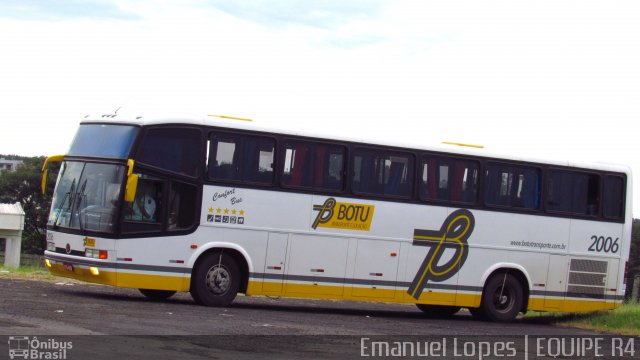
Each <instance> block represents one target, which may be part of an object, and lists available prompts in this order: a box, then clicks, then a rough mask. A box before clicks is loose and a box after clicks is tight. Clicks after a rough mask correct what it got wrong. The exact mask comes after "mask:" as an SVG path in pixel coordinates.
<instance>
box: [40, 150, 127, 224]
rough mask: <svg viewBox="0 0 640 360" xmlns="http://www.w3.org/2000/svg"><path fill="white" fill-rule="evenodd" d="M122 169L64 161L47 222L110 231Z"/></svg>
mask: <svg viewBox="0 0 640 360" xmlns="http://www.w3.org/2000/svg"><path fill="white" fill-rule="evenodd" d="M125 173H126V169H125V167H124V166H122V165H114V164H97V163H83V162H75V161H67V162H65V163H64V164H63V165H62V168H61V169H60V175H58V184H57V186H56V190H55V193H54V195H53V201H52V207H51V212H50V215H49V221H48V224H49V225H53V226H55V227H62V228H69V229H77V230H83V231H84V230H86V231H95V232H106V233H112V232H113V231H114V226H115V220H116V217H115V215H116V209H117V208H118V206H117V205H118V199H119V197H120V189H121V187H122V183H123V181H124V175H125Z"/></svg>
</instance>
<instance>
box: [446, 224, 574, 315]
mask: <svg viewBox="0 0 640 360" xmlns="http://www.w3.org/2000/svg"><path fill="white" fill-rule="evenodd" d="M473 214H474V216H475V228H474V231H473V234H472V235H471V236H470V237H469V240H468V243H469V256H468V258H467V261H466V263H465V264H464V265H463V266H462V268H461V270H460V277H459V287H460V289H461V291H463V292H464V293H465V294H466V295H467V296H466V297H460V299H459V301H458V302H457V305H459V306H469V307H477V306H479V305H480V297H481V295H482V289H483V286H484V283H485V282H486V280H487V278H488V276H490V273H492V272H493V271H496V270H498V269H500V268H509V269H510V270H508V271H517V270H516V268H518V267H521V268H523V269H524V274H523V275H524V276H525V277H527V278H528V279H529V282H528V283H526V284H522V285H523V288H527V287H529V290H530V294H529V295H530V298H529V308H532V307H534V308H540V309H542V308H544V303H545V294H546V293H547V289H546V286H547V284H548V271H547V267H548V265H549V252H555V253H558V254H564V253H566V251H567V250H566V249H567V248H568V237H569V221H568V220H567V219H558V218H550V217H546V216H529V215H519V214H510V213H501V212H489V211H474V212H473ZM511 268H513V270H511ZM553 276H556V274H553ZM560 285H562V284H560Z"/></svg>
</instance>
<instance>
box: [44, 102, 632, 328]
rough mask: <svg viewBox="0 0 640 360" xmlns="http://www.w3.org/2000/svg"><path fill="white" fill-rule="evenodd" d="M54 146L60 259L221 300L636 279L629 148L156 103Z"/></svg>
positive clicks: (574, 291) (540, 304)
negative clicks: (207, 111)
mask: <svg viewBox="0 0 640 360" xmlns="http://www.w3.org/2000/svg"><path fill="white" fill-rule="evenodd" d="M239 120H246V119H239ZM51 161H61V162H62V164H61V169H60V172H59V175H58V180H57V184H56V188H55V192H54V194H53V200H52V208H51V212H50V217H49V222H48V227H47V251H46V252H45V257H46V264H47V266H48V268H49V269H50V271H51V273H52V274H54V275H57V276H64V277H69V278H74V279H78V280H84V281H88V282H92V283H99V284H106V285H113V286H120V287H128V288H138V289H140V291H141V292H142V294H144V295H146V296H148V297H150V298H167V297H169V296H171V295H173V294H174V293H175V292H177V291H181V292H187V291H189V292H190V293H191V295H192V296H193V298H194V300H195V301H196V302H197V303H199V304H204V305H209V306H227V305H229V304H230V303H231V302H232V301H233V300H234V298H235V297H236V295H237V293H244V294H246V295H248V296H250V295H270V296H289V297H302V298H320V299H340V300H356V301H383V302H396V303H412V304H416V305H417V306H418V307H419V308H420V309H421V310H423V311H424V312H426V313H429V314H431V315H440V316H446V315H452V314H454V313H456V312H457V311H458V310H460V309H461V308H463V307H464V308H468V309H469V310H470V311H471V313H472V314H473V315H474V316H476V317H478V318H482V319H489V320H493V321H510V320H512V319H514V318H515V317H516V316H517V315H518V314H519V313H520V312H525V311H527V310H536V311H568V312H579V311H592V310H601V309H613V308H616V307H617V306H619V305H620V304H621V303H622V301H623V297H624V291H625V285H624V284H625V265H626V262H627V258H628V254H629V246H630V239H631V225H632V216H631V195H632V194H631V187H630V184H631V173H630V171H629V169H628V168H627V167H623V166H616V165H603V164H574V163H568V162H564V161H539V160H530V159H524V158H520V157H516V156H512V155H509V156H496V155H491V154H487V153H485V150H482V149H474V148H470V147H460V146H446V145H438V146H435V147H430V146H426V145H419V146H409V145H407V144H394V143H391V142H389V143H382V142H362V141H356V140H354V139H350V138H348V137H332V138H324V137H322V138H321V137H318V136H313V135H301V134H298V133H294V132H290V131H276V130H273V129H265V128H261V127H258V126H256V125H255V124H254V123H252V122H250V121H238V120H233V119H228V118H226V117H216V116H204V117H202V118H188V117H167V118H160V117H147V116H145V115H144V114H141V115H137V114H136V116H131V117H126V116H123V115H116V114H111V115H102V116H97V117H91V116H88V117H87V118H85V119H84V120H83V121H82V122H81V124H80V127H79V130H78V132H77V134H76V136H75V138H74V140H73V142H72V144H71V147H70V149H69V151H68V153H67V154H65V155H64V156H55V157H51V158H49V159H48V162H51ZM46 169H47V164H45V167H44V168H43V170H44V171H45V173H44V175H43V185H44V181H46V177H47V176H46Z"/></svg>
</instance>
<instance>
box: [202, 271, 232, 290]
mask: <svg viewBox="0 0 640 360" xmlns="http://www.w3.org/2000/svg"><path fill="white" fill-rule="evenodd" d="M205 283H206V285H207V289H208V290H209V291H210V292H211V293H213V294H215V295H223V294H224V293H226V292H227V291H229V285H230V284H231V273H230V272H229V270H228V269H227V268H226V267H224V266H218V265H215V266H213V267H211V268H210V269H209V271H207V277H206V279H205Z"/></svg>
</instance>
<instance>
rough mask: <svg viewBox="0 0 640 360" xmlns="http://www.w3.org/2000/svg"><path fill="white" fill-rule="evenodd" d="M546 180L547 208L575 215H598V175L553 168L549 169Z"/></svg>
mask: <svg viewBox="0 0 640 360" xmlns="http://www.w3.org/2000/svg"><path fill="white" fill-rule="evenodd" d="M547 182H548V186H547V188H548V190H547V200H546V201H547V209H548V210H550V211H553V212H564V213H570V214H575V215H589V216H597V215H598V213H599V206H600V176H599V175H597V174H587V173H583V172H577V171H568V170H555V169H553V170H550V171H549V176H548V179H547Z"/></svg>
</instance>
